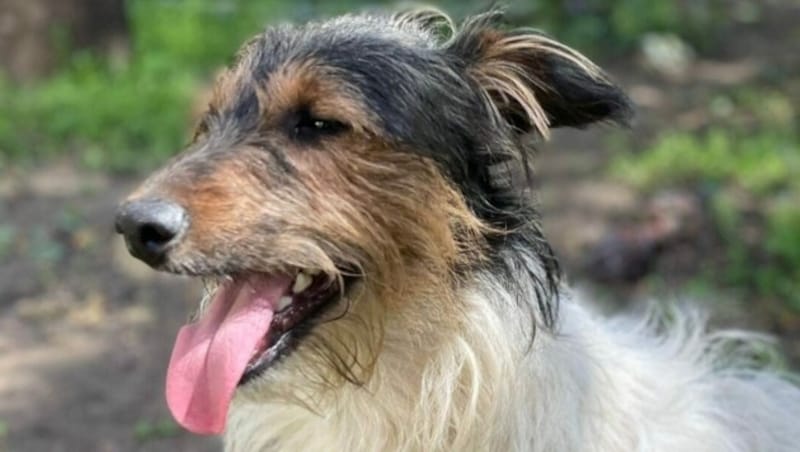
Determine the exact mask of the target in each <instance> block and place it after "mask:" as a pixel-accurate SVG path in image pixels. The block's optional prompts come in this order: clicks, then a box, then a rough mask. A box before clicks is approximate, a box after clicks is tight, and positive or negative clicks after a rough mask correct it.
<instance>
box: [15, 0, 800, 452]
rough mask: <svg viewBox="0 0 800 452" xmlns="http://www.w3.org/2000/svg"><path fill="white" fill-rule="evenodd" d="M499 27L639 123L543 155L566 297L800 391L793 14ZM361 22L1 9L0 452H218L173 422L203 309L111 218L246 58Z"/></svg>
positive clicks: (574, 15) (53, 7)
mask: <svg viewBox="0 0 800 452" xmlns="http://www.w3.org/2000/svg"><path fill="white" fill-rule="evenodd" d="M432 3H434V4H436V5H437V6H440V7H442V8H445V9H447V10H448V11H450V12H451V13H452V14H453V15H454V16H456V17H463V16H464V15H466V14H469V13H470V12H476V11H480V10H481V9H482V8H485V7H486V5H485V4H483V3H482V2H476V1H455V0H454V1H450V2H438V3H437V2H432ZM507 3H509V8H508V9H509V21H510V22H511V23H513V24H516V25H530V26H535V27H539V28H541V29H543V30H546V31H547V32H549V33H550V34H552V35H554V36H556V37H557V38H559V39H560V40H562V41H565V42H566V43H568V44H570V45H572V46H574V47H576V48H578V49H580V50H582V51H583V52H585V53H586V54H587V55H589V56H591V57H592V58H593V59H595V60H596V61H598V62H599V63H600V64H601V65H602V66H603V67H605V68H607V69H608V70H609V72H610V73H611V74H612V76H613V77H614V78H615V79H616V80H617V81H618V82H619V83H620V84H622V85H623V86H624V87H625V89H626V90H627V91H628V92H629V93H630V95H631V97H632V99H633V100H634V102H635V103H636V104H637V106H638V116H637V119H636V121H635V123H634V124H633V125H632V127H631V128H630V129H628V130H618V129H613V128H608V127H606V128H600V129H596V130H591V131H560V132H559V133H557V134H556V136H555V139H554V140H553V141H552V142H550V143H546V144H542V145H541V146H540V148H541V149H540V153H539V157H538V162H537V176H536V178H537V184H538V185H539V201H540V203H541V206H542V210H543V213H544V219H545V220H544V221H545V230H546V232H547V233H548V236H549V237H550V239H551V240H552V241H553V244H554V246H555V248H556V250H557V252H558V254H559V256H560V257H561V259H562V261H563V263H564V266H565V268H566V270H567V272H568V274H569V275H570V280H571V281H572V282H573V283H574V284H575V285H577V286H579V287H580V288H581V290H584V291H585V292H587V293H589V294H590V295H591V296H592V297H594V298H595V299H596V300H598V304H599V305H601V306H603V307H604V309H606V310H607V311H609V312H614V311H618V310H621V309H637V308H638V307H640V306H641V305H642V301H643V300H647V299H658V300H692V302H694V303H699V304H702V305H704V306H705V307H706V308H707V309H708V310H709V312H710V313H711V314H710V317H711V322H712V324H713V325H714V326H733V327H737V328H738V327H741V328H756V329H760V330H764V331H768V332H770V333H772V334H774V335H775V336H776V337H777V338H778V341H777V343H778V346H779V348H780V349H781V350H782V351H783V353H784V356H785V358H784V360H783V364H781V365H782V366H783V367H784V368H785V369H790V368H795V369H796V368H797V366H796V364H797V363H798V358H800V141H799V140H798V138H799V137H800V135H799V134H798V127H799V126H800V119H798V108H800V103H798V100H800V52H798V46H797V43H798V42H800V1H798V0H672V1H670V0H563V1H562V0H525V1H517V2H511V1H509V2H507ZM365 6H369V7H380V6H385V4H381V3H380V2H375V1H372V2H370V3H369V5H365V4H364V2H360V1H338V2H323V1H314V0H291V1H284V0H241V1H235V0H127V1H125V0H105V1H103V0H0V451H15V452H16V451H24V452H29V451H70V452H71V451H107V452H111V451H126V452H127V451H140V450H141V451H145V450H146V451H205V450H208V451H211V450H216V449H217V446H218V444H217V442H216V440H215V439H205V438H197V437H192V436H190V435H187V434H185V433H183V432H182V431H181V430H180V429H179V428H178V427H177V426H176V425H175V424H174V423H173V422H172V421H171V420H170V417H169V414H168V412H167V410H166V407H165V403H164V399H163V389H162V388H163V380H164V372H165V368H166V364H167V359H168V356H169V351H170V348H171V345H172V340H173V338H174V334H175V332H176V331H177V328H178V326H179V325H180V324H181V323H183V322H184V321H185V319H186V317H187V313H188V312H189V311H190V309H192V308H193V306H194V304H195V301H196V300H197V297H198V293H199V291H198V288H197V287H196V286H195V285H194V284H193V283H191V282H189V281H184V280H180V279H179V278H175V277H169V276H165V275H159V274H156V273H154V272H151V271H150V270H149V269H147V268H146V267H144V266H143V265H142V264H139V263H138V262H136V261H134V260H133V259H131V258H129V257H128V256H127V253H126V252H125V250H124V246H122V244H121V243H120V241H119V240H118V239H117V238H116V237H115V236H114V234H113V232H112V227H111V222H112V217H113V210H114V206H115V204H116V203H117V202H118V200H120V199H121V198H122V197H123V196H124V195H125V194H126V192H128V191H129V190H130V189H131V188H132V187H133V186H134V185H135V183H136V181H137V180H139V179H141V178H142V177H143V175H145V174H146V173H147V172H148V171H149V170H151V169H153V168H154V167H156V166H157V165H158V164H159V163H160V162H163V161H164V160H165V159H166V158H167V157H168V156H170V155H172V154H173V153H175V152H176V151H177V150H179V149H180V148H181V145H182V144H184V143H186V141H187V138H188V130H189V129H190V127H191V126H192V123H193V121H194V118H196V117H197V115H198V114H199V112H201V111H202V109H203V105H204V100H205V96H206V94H205V93H207V91H208V88H209V83H210V81H211V80H212V79H213V76H214V74H215V73H216V72H217V71H218V70H219V68H220V67H221V66H222V65H224V64H225V63H226V62H228V61H230V59H231V55H232V54H233V52H234V51H235V49H236V48H237V46H238V45H239V44H240V43H241V42H242V41H243V40H244V39H245V38H246V37H248V36H250V35H251V34H253V33H255V32H257V31H258V30H259V29H260V28H262V27H263V25H264V24H266V23H272V22H277V21H284V20H290V21H303V20H307V19H309V18H315V17H320V16H327V15H331V14H336V13H340V12H344V11H351V10H357V9H361V8H363V7H365ZM365 433H368V432H365Z"/></svg>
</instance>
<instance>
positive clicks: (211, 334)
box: [167, 275, 291, 435]
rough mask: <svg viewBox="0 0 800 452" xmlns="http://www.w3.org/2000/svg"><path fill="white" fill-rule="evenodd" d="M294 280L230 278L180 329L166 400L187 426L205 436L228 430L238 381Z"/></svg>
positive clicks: (172, 360)
mask: <svg viewBox="0 0 800 452" xmlns="http://www.w3.org/2000/svg"><path fill="white" fill-rule="evenodd" d="M290 283H291V278H289V277H287V276H283V275H281V276H263V277H258V278H255V277H252V278H249V279H247V280H241V281H239V280H237V281H234V282H229V283H225V284H223V285H222V286H221V287H220V288H219V289H217V293H216V294H215V295H214V299H213V300H212V301H211V306H210V308H209V310H208V312H206V313H205V315H204V316H203V317H202V318H201V319H200V320H199V321H197V322H196V323H192V324H188V325H185V326H183V327H182V328H181V330H180V331H179V332H178V337H177V339H176V340H175V346H174V348H173V349H172V357H171V358H170V361H169V368H168V370H167V405H168V406H169V409H170V411H171V412H172V415H173V416H174V417H175V419H176V420H177V421H178V423H179V424H181V425H182V426H183V427H184V428H186V429H187V430H190V431H192V432H194V433H197V434H203V435H215V434H219V433H222V431H223V430H224V429H225V420H226V418H227V415H228V408H229V406H230V402H231V399H232V398H233V393H234V391H235V390H236V386H237V384H238V383H239V381H240V380H241V378H242V375H243V374H244V371H245V369H246V367H247V363H248V362H249V361H250V358H251V357H252V354H253V351H254V350H255V348H256V347H257V346H258V344H259V342H260V341H261V340H262V339H263V338H264V337H265V336H266V335H267V332H268V331H269V326H270V322H272V315H273V313H274V311H275V306H276V305H277V302H278V300H279V299H280V297H281V296H282V295H284V294H285V293H286V292H287V290H288V287H289V284H290Z"/></svg>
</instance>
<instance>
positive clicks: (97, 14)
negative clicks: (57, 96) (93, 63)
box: [0, 0, 128, 81]
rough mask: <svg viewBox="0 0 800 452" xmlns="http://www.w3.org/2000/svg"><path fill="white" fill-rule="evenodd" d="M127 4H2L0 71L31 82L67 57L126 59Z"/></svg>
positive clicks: (28, 0)
mask: <svg viewBox="0 0 800 452" xmlns="http://www.w3.org/2000/svg"><path fill="white" fill-rule="evenodd" d="M127 34H128V24H127V20H126V14H125V0H0V71H3V72H5V73H6V74H7V75H8V76H10V77H11V78H12V79H16V80H19V81H28V80H31V79H34V78H37V77H41V76H43V75H46V74H48V73H50V72H51V71H52V70H53V69H55V68H56V67H57V66H58V64H59V63H63V61H64V59H65V58H66V57H68V53H69V52H71V51H74V50H77V49H91V50H94V51H97V52H100V53H103V54H110V55H111V56H112V57H118V56H120V55H126V54H127V47H128V39H127Z"/></svg>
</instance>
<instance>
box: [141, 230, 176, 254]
mask: <svg viewBox="0 0 800 452" xmlns="http://www.w3.org/2000/svg"><path fill="white" fill-rule="evenodd" d="M177 232H178V231H174V230H171V229H169V228H167V227H165V226H164V225H161V224H158V223H146V224H144V225H142V227H141V229H139V239H140V240H141V241H142V244H143V245H144V246H145V247H146V248H148V249H150V250H153V251H157V250H158V249H159V248H162V247H164V246H165V245H167V244H168V243H169V242H171V241H172V239H174V238H175V236H176V235H177Z"/></svg>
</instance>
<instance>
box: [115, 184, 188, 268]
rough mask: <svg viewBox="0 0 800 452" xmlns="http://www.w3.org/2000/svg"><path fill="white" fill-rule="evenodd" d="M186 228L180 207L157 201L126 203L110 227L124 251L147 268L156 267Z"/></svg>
mask: <svg viewBox="0 0 800 452" xmlns="http://www.w3.org/2000/svg"><path fill="white" fill-rule="evenodd" d="M188 224H189V218H188V215H187V213H186V210H184V209H183V207H181V206H179V205H177V204H175V203H172V202H169V201H164V200H161V199H142V200H137V201H130V202H126V203H125V204H123V205H121V206H120V207H119V210H117V219H116V221H115V223H114V225H115V227H116V229H117V232H119V233H120V234H122V235H123V236H124V237H125V243H126V244H127V245H128V251H130V253H131V254H132V255H133V256H134V257H137V258H139V259H141V260H143V261H145V262H146V263H148V264H150V265H159V264H161V263H162V262H163V261H164V259H165V258H166V255H167V251H168V250H169V249H170V248H171V247H172V246H173V245H174V244H175V243H176V242H177V241H178V240H179V239H180V237H181V235H182V232H184V231H185V230H186V228H187V226H188Z"/></svg>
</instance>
